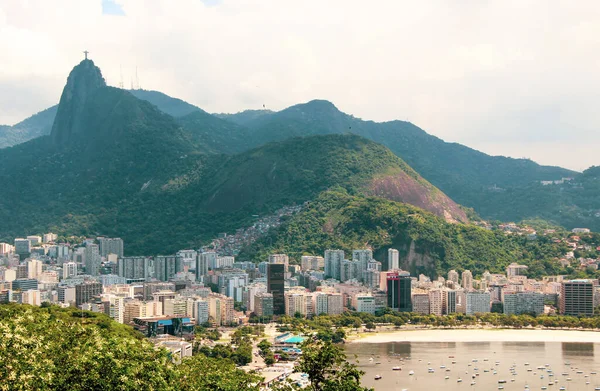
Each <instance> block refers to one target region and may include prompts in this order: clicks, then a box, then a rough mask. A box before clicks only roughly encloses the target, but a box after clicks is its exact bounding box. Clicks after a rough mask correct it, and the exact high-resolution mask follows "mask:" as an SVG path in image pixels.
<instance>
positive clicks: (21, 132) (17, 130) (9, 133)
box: [0, 106, 58, 148]
mask: <svg viewBox="0 0 600 391" xmlns="http://www.w3.org/2000/svg"><path fill="white" fill-rule="evenodd" d="M57 109H58V106H52V107H50V108H47V109H46V110H43V111H40V112H39V113H37V114H34V115H32V116H31V117H29V118H27V119H25V120H23V121H21V122H19V123H18V124H16V125H13V126H7V125H3V126H0V148H6V147H11V146H13V145H17V144H21V143H24V142H26V141H29V140H31V139H34V138H36V137H41V136H46V135H48V134H50V130H51V129H52V123H53V122H54V116H55V115H56V110H57Z"/></svg>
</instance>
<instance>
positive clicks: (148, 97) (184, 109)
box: [129, 90, 202, 117]
mask: <svg viewBox="0 0 600 391" xmlns="http://www.w3.org/2000/svg"><path fill="white" fill-rule="evenodd" d="M129 92H130V93H131V95H133V96H135V97H136V98H138V99H142V100H145V101H148V102H150V103H152V104H153V105H154V106H156V107H157V108H158V109H159V110H160V111H162V112H164V113H167V114H169V115H171V116H173V117H183V116H185V115H188V114H190V113H193V112H196V111H202V110H201V109H200V108H198V107H196V106H194V105H192V104H189V103H187V102H186V101H183V100H181V99H178V98H173V97H171V96H169V95H166V94H163V93H162V92H159V91H152V90H129Z"/></svg>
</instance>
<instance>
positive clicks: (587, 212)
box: [0, 90, 600, 230]
mask: <svg viewBox="0 0 600 391" xmlns="http://www.w3.org/2000/svg"><path fill="white" fill-rule="evenodd" d="M129 92H130V93H131V94H133V95H135V96H137V97H139V98H142V99H144V100H146V101H148V102H150V103H151V104H152V105H154V106H155V107H156V108H158V109H159V110H161V111H163V112H165V113H168V114H170V115H173V116H175V117H173V118H172V120H171V125H172V126H176V127H179V128H180V130H181V132H180V134H181V137H183V138H185V139H186V142H187V143H189V144H190V145H193V147H192V149H194V151H195V152H200V153H204V154H214V155H218V154H228V155H232V154H237V153H241V152H244V151H248V150H250V149H252V148H256V147H259V146H261V145H265V144H266V143H269V142H272V141H284V140H288V139H290V138H294V137H306V136H311V135H327V134H347V133H352V134H358V135H360V136H362V137H365V138H367V139H370V140H372V141H375V142H378V143H381V144H383V145H385V146H387V147H388V148H389V149H390V150H391V151H392V152H393V153H394V154H396V155H397V156H399V157H401V158H402V159H403V160H404V161H405V162H406V163H407V164H408V165H410V167H412V168H413V169H414V170H415V171H416V172H418V173H419V174H420V175H422V176H423V177H424V178H425V179H426V180H427V181H428V182H430V183H431V184H433V185H434V186H436V187H438V188H439V189H440V190H441V191H442V192H444V193H445V194H447V195H448V196H449V197H451V198H452V199H453V200H455V201H457V202H458V203H460V204H462V205H465V206H466V207H470V208H473V209H474V210H475V211H476V212H477V213H478V214H479V215H480V216H481V217H483V218H485V219H493V220H503V221H520V220H524V219H531V218H543V219H547V220H549V221H551V222H553V223H555V224H559V225H562V226H564V227H566V228H569V229H570V228H574V227H580V226H584V227H589V228H591V229H594V230H600V193H598V192H596V191H595V190H596V189H597V188H598V187H600V186H599V185H600V179H598V178H592V177H584V176H582V175H581V174H579V173H575V172H573V171H570V170H566V169H563V168H560V167H550V166H540V165H538V164H536V163H534V162H532V161H530V160H527V159H512V158H506V157H502V156H489V155H486V154H484V153H481V152H478V151H476V150H473V149H471V148H468V147H466V146H463V145H460V144H456V143H446V142H444V141H443V140H441V139H439V138H437V137H435V136H432V135H429V134H427V133H426V132H425V131H423V130H422V129H420V128H418V127H417V126H415V125H413V124H411V123H409V122H404V121H389V122H383V123H376V122H373V121H363V120H361V119H358V118H356V117H353V116H351V115H348V114H345V113H343V112H341V111H340V110H338V109H337V108H336V107H335V106H334V105H333V104H332V103H330V102H328V101H324V100H314V101H310V102H308V103H305V104H299V105H295V106H292V107H289V108H287V109H284V110H282V111H279V112H273V111H270V110H247V111H244V112H241V113H237V114H215V115H211V114H209V113H207V112H205V111H203V110H201V109H200V108H198V107H196V106H193V105H191V104H189V103H187V102H184V101H182V100H179V99H175V98H171V97H169V96H168V95H165V94H163V93H160V92H157V91H146V90H131V91H129ZM51 109H52V108H51ZM51 109H49V112H48V114H47V115H46V116H45V118H46V120H48V118H53V115H52V110H51ZM34 117H35V116H34ZM32 118H33V117H32ZM36 121H37V120H36ZM38 122H39V121H38ZM173 124H174V125H173ZM46 128H48V127H46ZM4 129H5V132H6V128H4ZM1 133H2V129H0V134H1ZM178 137H179V136H178ZM0 138H1V136H0ZM213 158H214V157H213ZM564 177H568V178H574V179H573V180H572V181H568V182H565V183H561V184H557V185H551V186H543V185H542V184H541V181H560V180H561V178H564ZM180 179H181V178H179V179H178V180H180ZM154 183H155V182H154ZM398 189H399V184H398V183H397V181H394V180H390V179H389V178H386V179H385V180H381V178H380V180H378V181H374V183H373V184H372V186H371V193H370V194H373V195H383V196H386V197H389V198H392V199H393V198H394V195H393V194H394V192H397V191H398ZM400 191H410V188H409V189H400ZM403 199H404V200H406V199H407V198H406V197H405V198H403ZM403 199H399V200H403ZM411 202H413V203H414V204H416V205H418V204H419V202H421V200H420V199H419V197H418V196H413V197H412V201H411Z"/></svg>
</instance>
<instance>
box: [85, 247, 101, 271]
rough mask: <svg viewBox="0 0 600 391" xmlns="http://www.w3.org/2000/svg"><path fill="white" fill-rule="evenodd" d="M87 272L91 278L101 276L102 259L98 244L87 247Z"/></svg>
mask: <svg viewBox="0 0 600 391" xmlns="http://www.w3.org/2000/svg"><path fill="white" fill-rule="evenodd" d="M84 254H85V272H86V273H87V274H89V275H90V276H98V275H100V266H101V263H102V257H101V256H100V249H99V247H98V245H97V244H94V243H88V244H87V245H86V246H85V250H84Z"/></svg>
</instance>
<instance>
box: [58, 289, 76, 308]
mask: <svg viewBox="0 0 600 391" xmlns="http://www.w3.org/2000/svg"><path fill="white" fill-rule="evenodd" d="M56 291H57V294H58V302H59V303H63V304H71V303H72V304H74V303H75V300H76V295H75V287H74V286H66V285H65V286H59V287H58V288H56Z"/></svg>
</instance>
